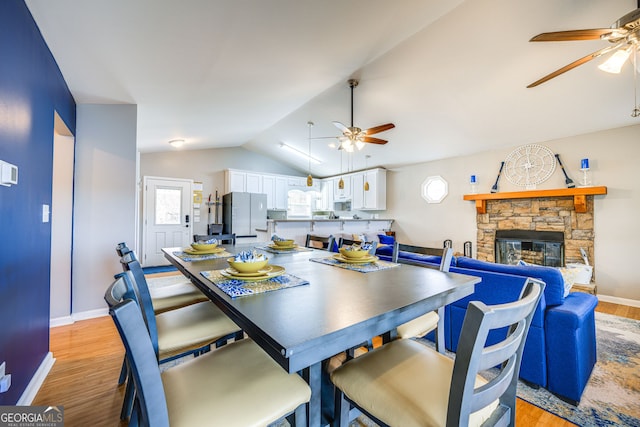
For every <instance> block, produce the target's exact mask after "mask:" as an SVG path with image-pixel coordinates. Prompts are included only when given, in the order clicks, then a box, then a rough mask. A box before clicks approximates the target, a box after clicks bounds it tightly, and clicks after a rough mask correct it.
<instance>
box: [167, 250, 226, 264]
mask: <svg viewBox="0 0 640 427" xmlns="http://www.w3.org/2000/svg"><path fill="white" fill-rule="evenodd" d="M173 255H175V256H177V257H178V258H180V259H181V260H183V261H187V262H191V261H204V260H208V259H217V258H229V257H230V256H232V255H231V254H230V253H229V252H227V251H222V252H218V253H215V254H190V253H187V252H184V251H175V252H174V253H173Z"/></svg>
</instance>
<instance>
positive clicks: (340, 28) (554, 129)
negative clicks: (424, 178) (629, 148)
mask: <svg viewBox="0 0 640 427" xmlns="http://www.w3.org/2000/svg"><path fill="white" fill-rule="evenodd" d="M26 3H27V5H28V7H29V9H30V10H31V13H32V14H33V16H34V19H35V20H36V22H37V24H38V26H39V28H40V30H41V32H42V34H43V36H44V38H45V40H46V42H47V44H48V45H49V48H50V49H51V51H52V53H53V55H54V57H55V59H56V61H57V62H58V64H59V66H60V69H61V70H62V73H63V75H64V77H65V80H66V81H67V84H68V85H69V88H70V90H71V92H72V94H73V96H74V97H75V99H76V102H77V103H130V104H137V106H138V149H139V150H140V151H141V152H143V153H144V152H154V151H166V150H175V148H173V147H171V146H170V145H169V144H168V141H169V140H172V139H177V138H182V139H185V140H186V144H185V145H184V146H183V147H182V148H181V149H183V150H185V149H187V150H188V149H203V148H214V147H233V146H242V147H245V148H246V149H248V150H252V151H256V152H259V153H261V154H264V155H267V156H271V157H274V158H276V159H278V160H280V161H283V162H285V163H287V164H289V165H290V166H292V167H295V168H298V169H299V170H301V171H306V170H307V167H308V163H307V161H306V160H304V159H302V158H298V157H296V156H294V155H291V154H288V153H286V152H284V150H282V149H280V148H279V147H280V143H281V142H285V143H287V144H290V145H292V146H295V147H297V148H298V149H299V150H301V151H304V152H306V151H308V150H309V146H310V147H311V152H312V155H313V156H314V157H316V158H318V159H320V160H321V161H322V163H321V164H319V165H312V172H313V174H314V175H317V176H330V175H334V174H338V173H340V172H341V171H344V170H345V169H346V168H347V167H350V168H352V169H362V168H363V167H364V166H365V163H366V165H367V166H369V167H371V166H378V165H380V166H384V167H388V168H392V167H395V166H399V165H403V164H412V163H417V162H424V161H430V160H435V159H440V158H446V157H452V156H458V155H463V154H469V153H474V152H480V151H485V150H495V149H501V148H503V147H504V148H506V147H512V146H515V145H520V144H525V143H531V142H538V143H544V141H548V140H552V139H558V138H563V137H567V136H573V135H580V134H583V133H589V132H594V131H598V130H604V129H610V128H616V127H621V126H628V125H634V124H640V118H632V117H631V116H630V113H631V110H632V108H633V107H634V93H633V91H634V81H633V73H632V66H629V65H627V66H626V67H625V68H624V69H623V71H622V73H621V74H619V75H613V74H607V73H604V72H602V71H600V70H599V69H598V68H597V65H598V64H599V63H601V62H603V61H604V60H605V59H606V57H603V58H602V60H600V59H596V60H594V61H591V62H589V63H587V64H585V65H582V66H580V67H578V68H576V69H573V70H571V71H569V72H568V73H566V74H563V75H561V76H559V77H557V78H555V79H553V80H551V81H549V82H547V83H544V84H543V85H541V86H538V87H536V88H532V89H527V88H526V86H527V85H528V84H529V83H531V82H533V81H535V80H537V79H538V78H540V77H542V76H544V75H546V74H548V73H550V72H551V71H554V70H556V69H557V68H560V67H561V66H564V65H566V64H568V63H570V62H572V61H574V60H576V59H578V58H581V57H583V56H585V55H587V54H589V53H591V52H593V51H596V50H598V49H600V48H602V47H604V46H606V43H607V42H605V41H600V40H592V41H579V42H578V41H572V42H555V43H530V42H529V39H530V38H531V37H532V36H534V35H536V34H538V33H541V32H547V31H557V30H566V29H581V28H602V27H609V26H610V25H611V24H612V23H613V22H615V21H616V20H617V19H618V18H619V17H621V16H622V15H624V14H626V13H628V12H630V11H632V10H634V9H635V8H636V6H637V5H636V0H563V1H557V0H539V1H527V2H525V1H522V0H515V1H514V0H473V1H472V0H466V1H464V0H453V1H442V0H394V1H392V2H391V1H388V0H349V1H343V0H323V1H320V0H315V1H314V0H267V1H265V0H235V1H229V0H183V1H179V2H178V1H173V0H136V1H131V0H108V1H107V0H102V1H98V0H93V1H84V2H79V1H77V0H26ZM350 78H357V79H359V81H360V84H359V86H358V87H357V88H355V90H354V124H355V125H356V126H359V127H362V128H369V127H372V126H375V125H379V124H383V123H388V122H393V123H394V124H395V125H396V128H395V129H392V130H389V131H386V132H384V133H381V134H378V135H376V136H378V137H380V138H383V139H387V140H388V141H389V143H388V144H386V145H382V146H373V145H367V147H366V148H364V149H363V150H362V151H360V152H356V153H354V154H353V155H351V156H350V159H349V160H347V158H348V156H343V157H344V158H343V159H341V152H340V151H338V150H336V149H335V148H330V147H328V143H329V142H332V141H336V140H334V139H317V140H316V139H314V140H312V142H311V143H309V140H308V136H309V127H308V125H307V122H309V121H312V122H313V123H314V126H313V127H311V136H312V137H314V138H315V137H327V136H328V137H333V136H338V135H339V134H340V133H339V131H338V130H337V129H336V128H335V127H334V126H333V125H332V121H334V120H335V121H340V122H342V123H345V124H347V125H349V124H350V120H351V117H350V89H349V86H348V84H347V80H348V79H350ZM603 143H604V141H603ZM365 155H369V156H370V157H369V158H368V159H367V160H365ZM347 161H348V162H349V164H350V165H349V166H347Z"/></svg>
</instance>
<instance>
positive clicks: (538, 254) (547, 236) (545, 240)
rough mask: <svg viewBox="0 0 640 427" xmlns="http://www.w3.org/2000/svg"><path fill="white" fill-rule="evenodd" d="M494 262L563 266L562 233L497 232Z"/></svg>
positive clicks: (530, 231) (532, 231)
mask: <svg viewBox="0 0 640 427" xmlns="http://www.w3.org/2000/svg"><path fill="white" fill-rule="evenodd" d="M495 254H496V262H497V263H500V264H511V265H515V264H517V263H518V261H520V260H522V261H524V262H527V263H531V264H538V265H547V266H551V267H562V266H564V233H563V232H559V231H535V230H497V231H496V237H495Z"/></svg>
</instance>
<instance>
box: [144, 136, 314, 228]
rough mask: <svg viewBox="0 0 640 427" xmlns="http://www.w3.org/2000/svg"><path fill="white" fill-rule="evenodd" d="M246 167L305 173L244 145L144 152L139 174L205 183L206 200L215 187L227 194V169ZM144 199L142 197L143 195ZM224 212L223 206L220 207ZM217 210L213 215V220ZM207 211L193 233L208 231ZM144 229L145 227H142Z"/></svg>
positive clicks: (259, 170) (213, 193)
mask: <svg viewBox="0 0 640 427" xmlns="http://www.w3.org/2000/svg"><path fill="white" fill-rule="evenodd" d="M225 169H243V170H250V171H255V172H266V173H276V174H283V175H295V176H306V174H305V173H301V172H300V171H297V170H295V169H292V168H290V167H288V166H286V165H285V164H283V163H280V162H278V161H275V160H273V159H271V158H269V157H264V156H262V155H260V154H256V153H254V152H252V151H249V150H245V149H244V148H240V147H236V148H218V149H210V150H190V151H187V150H182V151H180V150H176V151H165V152H161V153H142V154H141V155H140V177H144V176H158V177H166V178H183V179H193V180H194V181H195V182H202V185H203V191H202V194H203V199H204V200H203V202H204V201H206V199H207V198H208V197H209V194H212V197H215V192H216V189H217V190H218V192H219V195H220V198H221V199H222V195H223V194H224V170H225ZM140 200H142V197H141V198H140ZM220 215H222V209H220ZM213 220H214V213H213V211H212V214H211V222H213ZM206 224H207V210H206V209H205V206H203V207H202V208H201V219H200V222H199V223H194V225H193V232H194V234H206V231H207V228H206ZM141 228H142V227H141Z"/></svg>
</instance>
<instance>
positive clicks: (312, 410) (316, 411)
mask: <svg viewBox="0 0 640 427" xmlns="http://www.w3.org/2000/svg"><path fill="white" fill-rule="evenodd" d="M302 377H303V378H304V379H305V381H307V383H308V384H309V387H311V400H310V401H309V413H308V414H307V419H308V420H309V425H310V426H319V425H321V421H322V399H321V397H322V362H318V363H314V364H313V365H311V366H310V367H308V368H305V369H303V370H302Z"/></svg>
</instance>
